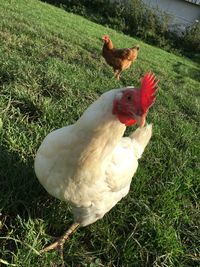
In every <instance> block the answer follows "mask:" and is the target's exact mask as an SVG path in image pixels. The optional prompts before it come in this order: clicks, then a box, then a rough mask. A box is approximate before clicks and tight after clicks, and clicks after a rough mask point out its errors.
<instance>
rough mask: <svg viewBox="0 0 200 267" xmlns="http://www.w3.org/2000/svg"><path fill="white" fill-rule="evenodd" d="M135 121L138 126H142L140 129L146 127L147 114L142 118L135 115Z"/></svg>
mask: <svg viewBox="0 0 200 267" xmlns="http://www.w3.org/2000/svg"><path fill="white" fill-rule="evenodd" d="M135 119H136V121H137V124H138V125H139V126H140V127H144V125H145V122H146V113H145V114H143V115H141V116H137V115H135Z"/></svg>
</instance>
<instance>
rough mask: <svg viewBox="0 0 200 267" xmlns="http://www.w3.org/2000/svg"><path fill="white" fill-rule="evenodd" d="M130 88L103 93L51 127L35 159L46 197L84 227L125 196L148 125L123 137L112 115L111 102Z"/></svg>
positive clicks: (149, 131)
mask: <svg viewBox="0 0 200 267" xmlns="http://www.w3.org/2000/svg"><path fill="white" fill-rule="evenodd" d="M125 90H130V88H129V89H128V88H123V89H115V90H111V91H108V92H106V93H104V94H103V95H102V96H101V97H100V98H99V99H98V100H97V101H95V102H94V103H93V104H92V105H91V106H89V108H88V109H87V110H86V111H85V112H84V114H83V115H82V117H81V118H80V119H79V120H78V121H77V122H76V123H75V124H73V125H70V126H66V127H63V128H61V129H58V130H55V131H53V132H51V133H50V134H49V135H47V137H46V138H45V139H44V141H43V142H42V144H41V146H40V148H39V150H38V152H37V155H36V159H35V172H36V175H37V177H38V179H39V181H40V183H41V184H42V185H43V186H44V188H45V189H46V190H47V191H48V193H49V194H51V195H52V196H54V197H56V198H58V199H60V200H63V201H67V202H68V203H69V204H70V205H71V206H72V213H73V215H74V221H75V222H77V223H79V224H80V225H81V226H86V225H88V224H91V223H93V222H95V221H96V220H98V219H100V218H102V217H103V216H104V214H105V213H107V212H108V211H109V210H110V209H111V208H112V207H113V206H114V205H115V204H116V203H117V202H118V201H120V200H121V199H122V198H123V197H124V196H126V195H127V193H128V192H129V188H130V183H131V180H132V177H133V175H134V174H135V172H136V169H137V167H138V159H139V158H140V157H141V155H142V153H143V151H144V148H145V147H146V145H147V144H148V142H149V140H150V138H151V134H152V125H147V126H145V127H143V128H138V129H137V130H136V131H135V132H133V134H132V135H130V136H129V137H123V135H124V132H125V129H126V126H125V125H124V124H123V123H121V122H120V121H119V120H118V118H117V116H115V115H113V112H112V107H113V101H114V100H115V99H117V98H120V97H121V95H122V92H123V91H125Z"/></svg>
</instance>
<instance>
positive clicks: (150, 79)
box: [140, 72, 158, 113]
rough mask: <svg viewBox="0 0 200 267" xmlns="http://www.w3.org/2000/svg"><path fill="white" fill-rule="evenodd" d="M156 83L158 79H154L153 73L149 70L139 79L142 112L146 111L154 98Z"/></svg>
mask: <svg viewBox="0 0 200 267" xmlns="http://www.w3.org/2000/svg"><path fill="white" fill-rule="evenodd" d="M157 83H158V80H157V81H156V80H155V74H154V73H150V72H148V73H147V74H145V76H144V77H143V78H142V80H141V88H140V93H141V107H142V109H143V112H144V113H146V112H147V111H148V109H149V108H150V107H151V106H152V105H153V103H154V101H155V99H156V96H155V92H156V90H157V89H158V87H157V86H156V85H157Z"/></svg>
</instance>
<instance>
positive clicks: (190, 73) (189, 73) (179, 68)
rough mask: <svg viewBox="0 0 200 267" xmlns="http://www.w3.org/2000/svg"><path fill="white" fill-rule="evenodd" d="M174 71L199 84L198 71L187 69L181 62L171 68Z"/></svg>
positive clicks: (199, 76)
mask: <svg viewBox="0 0 200 267" xmlns="http://www.w3.org/2000/svg"><path fill="white" fill-rule="evenodd" d="M173 68H174V71H175V72H176V73H178V74H180V75H181V76H185V77H190V78H191V79H193V80H196V81H198V82H200V75H199V70H198V69H196V68H192V67H189V66H187V65H185V64H183V63H181V62H177V63H176V64H174V66H173Z"/></svg>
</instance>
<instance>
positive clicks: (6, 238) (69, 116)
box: [0, 0, 200, 267]
mask: <svg viewBox="0 0 200 267" xmlns="http://www.w3.org/2000/svg"><path fill="white" fill-rule="evenodd" d="M103 34H109V35H110V36H111V38H112V39H113V42H114V44H115V45H116V46H119V47H120V46H121V47H126V46H131V45H133V44H136V43H138V44H140V46H141V52H140V54H139V57H138V60H137V62H135V63H134V65H133V66H132V67H131V68H130V69H129V70H127V71H125V72H124V73H123V79H122V81H116V80H115V79H114V78H113V73H112V71H111V69H110V67H108V66H107V65H106V64H105V62H104V60H103V59H102V57H101V48H102V41H101V37H102V35H103ZM149 70H151V71H154V72H155V73H156V76H159V77H160V83H159V85H160V89H159V92H158V98H157V101H156V104H155V105H154V106H153V108H152V109H151V111H150V113H149V116H148V122H153V124H154V134H153V138H152V141H151V142H150V145H149V146H148V148H147V149H146V151H145V153H144V156H143V158H142V160H140V163H139V168H138V171H137V174H136V175H135V177H134V179H133V182H132V186H131V191H130V193H129V195H128V196H127V197H126V198H125V199H123V200H122V201H121V202H120V203H119V204H118V205H116V206H115V207H114V208H113V209H112V211H111V212H109V213H108V214H107V215H105V217H104V218H103V219H102V220H100V221H98V222H97V223H95V224H93V225H91V226H88V227H86V228H82V229H79V230H78V231H77V232H76V233H75V234H74V235H73V236H72V237H71V239H70V240H69V241H68V242H67V243H66V244H65V255H64V260H65V265H66V266H75V267H77V266H88V267H89V266H90V267H99V266H106V267H108V266H114V267H125V266H127V267H128V266H131V267H132V266H138V267H142V266H155V267H157V266H163V267H165V266H166V267H168V266H176V267H178V266H200V201H199V199H200V168H199V167H200V165H199V158H200V150H199V140H200V133H199V129H200V128H199V126H200V125H199V120H200V109H199V104H200V102H199V101H200V88H199V87H200V68H199V66H198V65H197V63H195V62H192V61H191V60H189V59H186V58H182V57H177V56H175V55H173V54H170V53H167V52H165V51H162V50H161V49H157V48H155V47H152V46H149V45H147V44H145V43H142V42H140V41H138V40H135V39H133V38H130V37H128V36H125V35H123V34H120V33H117V32H115V31H114V30H112V29H109V28H105V27H103V26H100V25H97V24H94V23H92V22H90V21H87V20H86V19H83V18H81V17H79V16H75V15H73V14H68V13H66V12H64V11H63V10H61V9H58V8H55V7H53V6H50V5H47V4H44V3H41V2H39V1H36V0H20V1H17V0H10V1H9V0H7V1H0V142H1V143H0V209H1V213H0V254H1V256H0V259H1V260H0V265H1V264H2V266H4V265H5V266H6V265H7V266H22V267H30V266H31V267H32V266H33V267H35V266H38V267H46V266H52V267H56V266H61V263H62V262H61V259H60V257H59V254H58V252H57V251H53V252H49V253H46V254H44V255H42V256H38V253H37V251H39V250H40V249H41V248H42V247H43V246H45V245H46V244H48V243H50V242H52V241H53V237H55V236H59V235H61V234H62V233H63V232H64V230H65V229H67V228H68V226H69V225H70V224H71V223H72V215H71V213H70V210H69V207H68V206H67V204H65V203H61V202H60V201H58V200H56V199H54V198H53V197H51V196H49V195H48V194H47V193H46V191H45V190H44V189H43V188H42V186H41V185H40V184H39V182H38V181H37V179H36V176H35V174H34V170H33V161H34V155H35V153H36V151H37V148H38V146H39V145H40V143H41V141H42V140H43V138H44V137H45V136H46V134H47V133H49V132H50V131H52V130H53V129H56V128H60V127H62V126H64V125H67V124H71V123H73V122H75V121H76V120H77V119H78V118H79V117H80V116H81V114H82V112H83V111H84V110H85V109H86V108H87V107H88V105H90V103H92V102H93V101H94V100H95V99H97V97H98V96H99V95H100V94H101V93H103V92H105V91H107V90H110V89H112V88H118V87H124V86H128V85H135V86H138V85H139V81H140V78H141V76H142V75H143V74H144V73H145V72H146V71H149ZM133 129H134V127H132V128H129V129H127V133H129V132H130V131H132V130H133Z"/></svg>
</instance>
